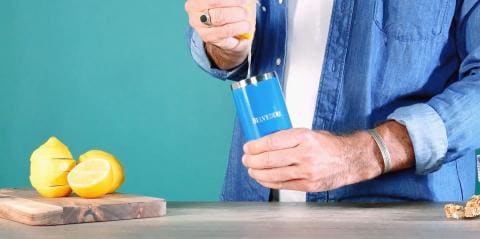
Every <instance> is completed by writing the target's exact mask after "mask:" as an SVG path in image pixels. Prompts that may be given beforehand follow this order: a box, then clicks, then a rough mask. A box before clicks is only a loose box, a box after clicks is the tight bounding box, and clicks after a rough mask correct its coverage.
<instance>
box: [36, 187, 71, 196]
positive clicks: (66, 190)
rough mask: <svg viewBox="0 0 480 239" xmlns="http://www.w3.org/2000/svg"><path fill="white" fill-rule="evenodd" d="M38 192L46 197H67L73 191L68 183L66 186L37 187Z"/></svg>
mask: <svg viewBox="0 0 480 239" xmlns="http://www.w3.org/2000/svg"><path fill="white" fill-rule="evenodd" d="M35 189H36V190H37V192H38V193H39V194H40V195H42V196H43V197H46V198H59V197H67V196H69V195H70V194H71V193H72V190H71V189H70V187H69V186H68V185H65V186H50V187H49V186H40V187H36V188H35Z"/></svg>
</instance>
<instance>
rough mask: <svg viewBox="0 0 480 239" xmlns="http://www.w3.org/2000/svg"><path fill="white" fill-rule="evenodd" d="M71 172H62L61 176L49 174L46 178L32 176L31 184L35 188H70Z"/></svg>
mask: <svg viewBox="0 0 480 239" xmlns="http://www.w3.org/2000/svg"><path fill="white" fill-rule="evenodd" d="M68 173H69V172H62V173H59V174H47V175H44V176H39V175H36V174H33V175H30V182H31V183H32V186H33V187H35V188H38V187H52V186H68V181H67V177H68Z"/></svg>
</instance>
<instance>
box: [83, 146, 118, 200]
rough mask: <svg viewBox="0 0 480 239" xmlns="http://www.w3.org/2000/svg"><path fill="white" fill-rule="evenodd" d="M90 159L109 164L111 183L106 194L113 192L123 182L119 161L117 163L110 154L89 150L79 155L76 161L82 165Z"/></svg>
mask: <svg viewBox="0 0 480 239" xmlns="http://www.w3.org/2000/svg"><path fill="white" fill-rule="evenodd" d="M90 159H106V160H107V161H108V162H109V163H110V166H111V167H112V174H113V181H112V186H111V188H110V190H109V191H108V193H113V192H115V191H116V190H117V189H118V188H119V187H120V186H121V185H122V183H123V182H124V181H125V174H124V171H123V167H122V164H121V163H120V161H118V159H117V158H115V156H113V155H112V154H110V153H107V152H105V151H102V150H90V151H88V152H86V153H84V154H82V155H80V157H79V158H78V161H79V162H80V163H82V162H85V161H87V160H90Z"/></svg>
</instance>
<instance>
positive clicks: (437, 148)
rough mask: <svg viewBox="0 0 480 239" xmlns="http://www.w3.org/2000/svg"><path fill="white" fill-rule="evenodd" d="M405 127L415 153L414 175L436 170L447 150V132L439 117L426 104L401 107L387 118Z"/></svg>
mask: <svg viewBox="0 0 480 239" xmlns="http://www.w3.org/2000/svg"><path fill="white" fill-rule="evenodd" d="M388 119H390V120H395V121H397V122H398V123H400V124H403V125H405V127H406V128H407V130H408V134H409V136H410V140H411V141H412V144H413V149H414V152H415V168H416V173H417V174H420V175H425V174H429V173H432V172H434V171H436V170H438V169H439V168H440V167H441V166H442V164H443V160H444V158H445V155H446V153H447V148H448V139H447V130H446V127H445V124H444V123H443V120H442V118H441V117H440V115H439V114H438V113H437V112H436V111H435V110H434V109H433V108H432V107H430V106H429V105H428V104H425V103H421V104H415V105H412V106H406V107H401V108H398V109H397V110H395V111H394V112H393V113H392V114H390V115H389V116H388Z"/></svg>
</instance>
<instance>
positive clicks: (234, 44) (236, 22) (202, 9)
mask: <svg viewBox="0 0 480 239" xmlns="http://www.w3.org/2000/svg"><path fill="white" fill-rule="evenodd" d="M249 1H251V0H188V1H187V2H186V3H185V10H186V11H187V13H188V16H189V23H190V25H191V26H192V28H193V29H195V31H196V32H197V33H198V34H199V35H200V37H201V38H202V40H203V41H204V42H205V48H206V51H207V53H208V54H209V55H210V58H211V59H212V60H213V61H214V62H215V64H216V65H217V67H218V68H220V69H223V70H229V69H232V68H235V67H236V66H238V65H240V64H241V63H242V62H243V61H245V59H246V57H247V55H248V53H249V52H250V48H251V45H252V41H251V40H243V39H239V38H237V37H236V36H239V35H242V34H244V33H246V32H250V31H251V28H252V27H254V26H251V25H253V24H251V23H250V22H249V19H251V16H250V15H249V14H250V13H249V12H248V10H247V7H248V5H247V4H248V3H249ZM206 12H208V13H209V15H210V18H211V19H210V20H211V23H212V25H211V26H207V25H205V24H204V23H202V22H201V21H200V16H202V15H203V14H204V13H206Z"/></svg>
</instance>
